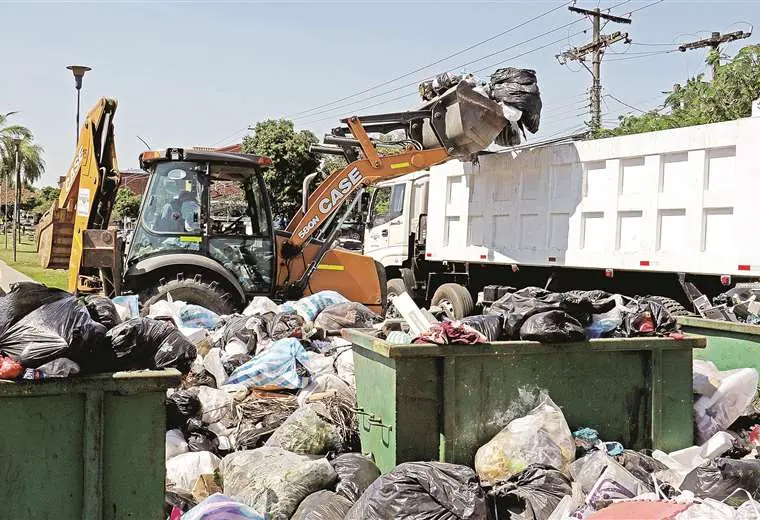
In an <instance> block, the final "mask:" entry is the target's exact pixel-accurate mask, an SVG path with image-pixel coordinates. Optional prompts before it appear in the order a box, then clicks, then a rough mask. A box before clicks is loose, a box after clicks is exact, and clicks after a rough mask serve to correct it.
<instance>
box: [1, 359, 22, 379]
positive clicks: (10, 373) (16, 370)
mask: <svg viewBox="0 0 760 520" xmlns="http://www.w3.org/2000/svg"><path fill="white" fill-rule="evenodd" d="M23 373H24V367H22V366H21V363H19V362H18V361H16V360H15V359H13V358H11V357H7V356H3V355H0V379H16V378H17V377H19V376H20V375H21V374H23Z"/></svg>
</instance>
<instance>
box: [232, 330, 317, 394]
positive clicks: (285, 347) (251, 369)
mask: <svg viewBox="0 0 760 520" xmlns="http://www.w3.org/2000/svg"><path fill="white" fill-rule="evenodd" d="M296 362H298V363H300V364H301V365H303V367H304V368H305V367H307V366H308V364H309V357H308V356H307V355H306V350H305V349H304V348H303V346H302V345H301V342H300V341H298V340H297V339H295V338H285V339H280V340H277V341H275V342H274V343H272V344H271V345H270V346H269V347H268V348H267V349H266V350H264V351H263V352H261V353H259V354H257V355H256V356H255V357H254V358H253V359H251V360H250V361H248V362H246V363H244V364H242V365H240V366H239V367H238V368H236V369H235V371H234V372H232V374H231V375H230V377H229V379H227V381H226V382H225V384H227V385H235V384H243V385H246V386H248V387H252V386H254V387H261V386H275V387H277V388H287V389H290V390H297V389H299V388H303V387H305V386H306V385H308V384H309V376H308V375H306V376H301V375H299V374H298V367H297V363H296Z"/></svg>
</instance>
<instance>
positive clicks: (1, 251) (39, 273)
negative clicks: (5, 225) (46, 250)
mask: <svg viewBox="0 0 760 520" xmlns="http://www.w3.org/2000/svg"><path fill="white" fill-rule="evenodd" d="M10 238H11V237H10V233H9V234H8V247H7V248H6V247H5V240H3V237H2V236H0V260H2V261H3V262H5V263H6V264H8V265H9V266H10V267H12V268H13V269H15V270H16V271H18V272H20V273H22V274H25V275H26V276H28V277H29V278H31V279H32V280H34V281H35V282H39V283H44V284H45V285H47V286H48V287H57V288H58V289H64V290H66V287H67V285H68V275H69V272H68V271H66V270H63V269H43V268H42V267H41V266H40V259H39V257H38V256H37V251H36V247H35V245H34V238H33V237H29V236H24V237H22V238H21V242H19V243H18V244H17V246H16V262H14V261H13V250H12V249H11V247H12V246H11V241H10Z"/></svg>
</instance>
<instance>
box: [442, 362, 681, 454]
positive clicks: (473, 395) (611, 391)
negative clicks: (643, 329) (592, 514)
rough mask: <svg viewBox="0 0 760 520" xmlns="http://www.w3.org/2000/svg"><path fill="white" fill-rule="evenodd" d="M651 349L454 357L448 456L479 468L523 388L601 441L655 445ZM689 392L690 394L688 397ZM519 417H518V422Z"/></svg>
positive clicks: (448, 382) (449, 369)
mask: <svg viewBox="0 0 760 520" xmlns="http://www.w3.org/2000/svg"><path fill="white" fill-rule="evenodd" d="M649 374H650V353H649V352H647V351H634V352H595V353H594V354H593V362H591V360H590V358H589V356H588V355H587V354H584V353H579V352H574V353H563V352H562V351H561V350H558V351H557V353H556V354H555V355H552V356H546V355H524V354H521V355H520V354H516V355H507V356H499V358H498V359H494V358H493V357H484V356H473V357H464V356H462V357H454V358H450V359H449V360H448V363H447V364H446V365H445V376H444V377H445V383H444V386H445V387H446V388H447V389H452V388H453V389H455V391H454V392H449V394H447V397H448V398H449V399H448V400H447V401H446V402H445V403H444V410H445V414H446V417H445V433H446V438H447V447H448V448H449V450H447V455H448V456H447V461H449V462H454V463H458V464H465V465H470V466H471V465H472V464H473V462H474V457H475V452H476V451H477V449H478V447H480V446H482V445H483V444H485V443H486V442H488V441H489V440H491V438H492V437H493V436H494V435H496V434H497V433H498V432H499V431H500V430H501V429H502V428H503V427H504V426H506V420H507V419H506V418H505V412H507V410H508V409H509V407H510V405H511V404H512V402H513V401H514V400H516V399H517V398H518V393H519V390H520V389H521V388H531V387H537V388H540V389H545V390H547V391H548V392H549V395H550V396H551V397H552V399H553V400H554V401H555V402H556V403H557V404H558V405H559V406H560V407H561V408H562V411H563V414H564V415H565V419H566V420H567V422H568V425H569V426H570V428H571V429H577V428H582V427H584V426H591V427H593V428H595V429H596V430H598V431H599V435H600V437H601V438H602V439H604V440H608V441H613V440H617V441H620V442H622V443H623V445H624V446H626V447H633V448H637V449H638V448H645V447H650V444H651V441H650V433H649V431H648V428H647V426H646V425H647V421H646V420H645V418H646V417H648V416H649V406H650V404H649V399H648V396H649V395H650V389H649ZM687 395H690V394H687ZM514 418H516V417H512V419H514Z"/></svg>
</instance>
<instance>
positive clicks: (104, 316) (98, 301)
mask: <svg viewBox="0 0 760 520" xmlns="http://www.w3.org/2000/svg"><path fill="white" fill-rule="evenodd" d="M84 305H85V307H87V311H88V312H89V313H90V317H91V318H92V319H93V320H95V321H97V322H98V323H100V324H101V325H103V326H104V327H105V328H106V330H111V329H112V328H114V327H115V326H116V325H118V324H119V323H121V318H120V317H119V313H118V311H117V310H116V306H115V305H114V303H113V302H112V301H111V300H109V299H108V298H106V297H105V296H98V295H95V294H91V295H89V296H85V298H84Z"/></svg>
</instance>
